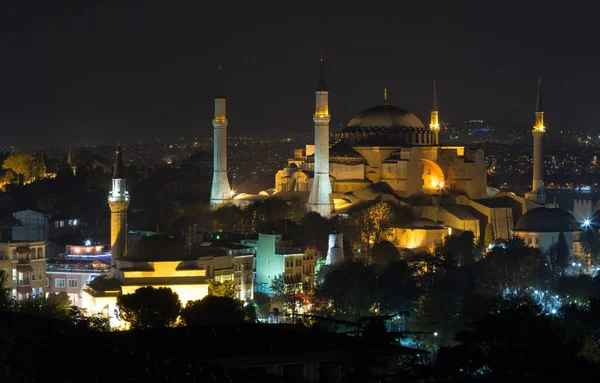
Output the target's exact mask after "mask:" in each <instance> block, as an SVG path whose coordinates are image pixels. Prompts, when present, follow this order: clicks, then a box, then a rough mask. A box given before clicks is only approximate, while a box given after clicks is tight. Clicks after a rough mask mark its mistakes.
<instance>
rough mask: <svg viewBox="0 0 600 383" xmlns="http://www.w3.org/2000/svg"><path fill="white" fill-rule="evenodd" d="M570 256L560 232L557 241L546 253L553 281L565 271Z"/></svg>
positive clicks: (562, 234)
mask: <svg viewBox="0 0 600 383" xmlns="http://www.w3.org/2000/svg"><path fill="white" fill-rule="evenodd" d="M570 256H571V252H570V251H569V245H568V244H567V240H566V238H565V233H563V232H562V231H561V232H560V233H559V234H558V241H557V242H556V243H555V244H553V245H552V246H551V247H550V249H548V252H547V257H548V265H549V266H550V273H551V274H552V275H551V276H552V279H553V280H554V279H555V278H557V277H558V276H559V275H561V274H562V273H564V271H565V270H566V269H567V267H568V266H569V258H570Z"/></svg>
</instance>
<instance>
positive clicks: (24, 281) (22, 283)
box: [17, 278, 29, 286]
mask: <svg viewBox="0 0 600 383" xmlns="http://www.w3.org/2000/svg"><path fill="white" fill-rule="evenodd" d="M17 286H29V278H27V279H21V280H19V281H18V282H17Z"/></svg>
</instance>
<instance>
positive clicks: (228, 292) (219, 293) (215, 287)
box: [208, 279, 237, 299]
mask: <svg viewBox="0 0 600 383" xmlns="http://www.w3.org/2000/svg"><path fill="white" fill-rule="evenodd" d="M208 295H213V296H215V297H225V298H231V299H233V298H236V297H237V294H236V292H235V289H234V287H233V281H223V282H219V281H216V280H214V279H213V280H212V281H209V282H208Z"/></svg>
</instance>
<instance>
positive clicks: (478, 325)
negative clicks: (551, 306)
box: [436, 304, 596, 382]
mask: <svg viewBox="0 0 600 383" xmlns="http://www.w3.org/2000/svg"><path fill="white" fill-rule="evenodd" d="M456 339H457V341H458V342H459V343H460V344H459V345H457V346H455V347H453V348H451V349H447V350H442V352H440V354H439V357H438V360H437V362H436V366H437V368H438V371H439V374H440V376H448V375H450V374H451V375H453V377H454V378H455V379H457V380H461V381H463V380H470V379H465V377H471V378H472V377H477V380H483V381H501V380H506V379H508V380H511V381H521V380H524V379H525V380H530V379H531V378H534V380H535V381H552V382H560V381H565V380H569V379H572V378H573V377H574V376H576V374H581V376H582V377H583V376H586V375H587V374H588V373H590V372H592V371H593V370H592V369H591V368H590V366H589V365H587V363H586V362H585V361H583V360H582V359H581V358H579V357H578V355H577V354H578V348H577V347H572V345H567V344H565V343H564V341H563V338H562V331H560V329H557V328H556V327H555V325H554V323H553V319H552V318H551V317H549V316H547V315H542V313H541V310H540V307H539V306H536V305H532V304H518V305H514V306H512V307H508V308H506V309H504V310H500V311H499V312H496V313H494V314H491V315H488V316H485V317H484V318H482V319H481V320H479V321H477V322H475V323H473V324H472V326H471V328H470V329H468V330H465V331H461V332H459V333H458V334H457V336H456ZM540 339H543V341H540ZM594 375H596V373H595V374H594ZM590 378H591V377H590Z"/></svg>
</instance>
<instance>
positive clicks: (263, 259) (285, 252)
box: [255, 234, 316, 294]
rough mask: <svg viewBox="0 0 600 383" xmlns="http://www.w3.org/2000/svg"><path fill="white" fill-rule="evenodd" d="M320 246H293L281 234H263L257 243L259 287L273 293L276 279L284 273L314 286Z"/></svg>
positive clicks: (288, 276)
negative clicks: (317, 247)
mask: <svg viewBox="0 0 600 383" xmlns="http://www.w3.org/2000/svg"><path fill="white" fill-rule="evenodd" d="M315 266H316V250H315V249H312V248H304V247H302V246H293V244H292V242H291V241H286V240H283V235H281V234H259V236H258V241H257V244H256V275H255V280H256V284H255V288H256V291H260V292H263V293H267V294H272V292H271V289H270V286H271V283H272V282H273V279H275V278H276V277H278V276H280V275H283V276H285V277H286V278H288V279H295V280H297V281H299V282H303V283H305V284H306V285H307V286H313V285H314V282H315Z"/></svg>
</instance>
